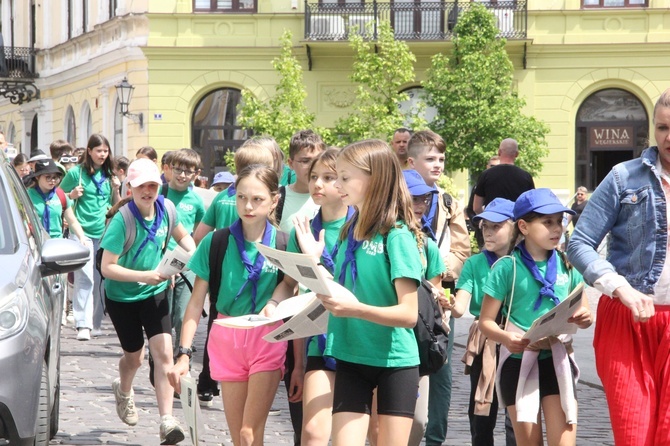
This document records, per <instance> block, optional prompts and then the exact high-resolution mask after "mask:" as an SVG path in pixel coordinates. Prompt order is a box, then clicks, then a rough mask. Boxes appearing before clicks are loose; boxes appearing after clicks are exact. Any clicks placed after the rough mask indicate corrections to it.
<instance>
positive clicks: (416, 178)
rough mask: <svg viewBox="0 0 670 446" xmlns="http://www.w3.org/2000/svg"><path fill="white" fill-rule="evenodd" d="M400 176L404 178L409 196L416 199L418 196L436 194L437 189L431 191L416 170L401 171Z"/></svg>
mask: <svg viewBox="0 0 670 446" xmlns="http://www.w3.org/2000/svg"><path fill="white" fill-rule="evenodd" d="M402 174H403V176H404V177H405V182H406V183H407V187H408V188H409V193H410V195H412V196H414V197H418V196H420V195H426V194H436V193H437V189H433V188H432V187H430V186H429V185H427V184H426V182H425V181H424V179H423V177H422V176H421V174H420V173H419V172H417V171H416V170H412V169H409V170H403V171H402Z"/></svg>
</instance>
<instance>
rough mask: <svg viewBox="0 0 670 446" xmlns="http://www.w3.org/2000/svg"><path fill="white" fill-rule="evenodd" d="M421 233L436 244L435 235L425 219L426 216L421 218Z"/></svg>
mask: <svg viewBox="0 0 670 446" xmlns="http://www.w3.org/2000/svg"><path fill="white" fill-rule="evenodd" d="M421 231H422V232H423V233H424V234H426V235H427V236H428V237H430V238H431V239H433V241H434V242H437V237H435V233H434V232H433V228H431V226H430V223H428V220H427V219H426V216H425V215H424V216H423V217H421Z"/></svg>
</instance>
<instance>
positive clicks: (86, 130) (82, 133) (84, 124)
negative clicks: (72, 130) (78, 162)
mask: <svg viewBox="0 0 670 446" xmlns="http://www.w3.org/2000/svg"><path fill="white" fill-rule="evenodd" d="M80 116H81V118H80V119H79V122H81V125H80V126H79V138H78V140H79V143H78V144H77V146H78V147H85V146H86V144H87V143H88V138H89V137H90V136H91V135H92V134H93V116H92V114H91V107H90V106H89V105H88V102H87V101H85V102H84V105H82V107H81V115H80Z"/></svg>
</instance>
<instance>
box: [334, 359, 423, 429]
mask: <svg viewBox="0 0 670 446" xmlns="http://www.w3.org/2000/svg"><path fill="white" fill-rule="evenodd" d="M375 388H377V413H378V414H379V415H392V416H400V417H406V418H413V417H414V409H415V407H416V398H417V394H418V391H419V367H373V366H369V365H361V364H354V363H351V362H346V361H339V360H338V361H337V371H336V372H335V390H334V392H333V413H337V412H353V413H366V414H368V415H369V414H370V413H371V408H372V392H373V390H374V389H375Z"/></svg>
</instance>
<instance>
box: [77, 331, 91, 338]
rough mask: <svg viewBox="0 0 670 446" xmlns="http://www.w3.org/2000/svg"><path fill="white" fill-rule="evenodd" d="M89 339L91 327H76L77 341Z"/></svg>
mask: <svg viewBox="0 0 670 446" xmlns="http://www.w3.org/2000/svg"><path fill="white" fill-rule="evenodd" d="M90 340H91V329H90V328H78V329H77V341H90Z"/></svg>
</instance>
